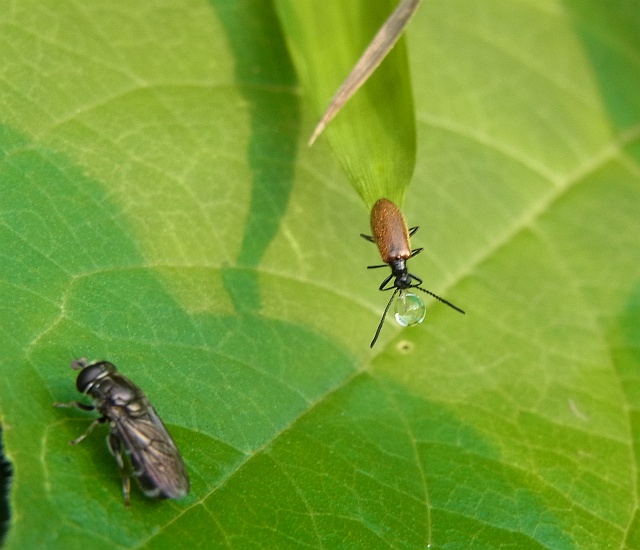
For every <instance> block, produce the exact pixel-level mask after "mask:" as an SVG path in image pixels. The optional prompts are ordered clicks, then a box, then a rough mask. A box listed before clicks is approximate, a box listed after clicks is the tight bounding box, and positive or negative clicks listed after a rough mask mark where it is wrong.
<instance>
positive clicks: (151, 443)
mask: <svg viewBox="0 0 640 550" xmlns="http://www.w3.org/2000/svg"><path fill="white" fill-rule="evenodd" d="M112 420H113V423H114V427H113V429H114V430H115V432H116V434H117V436H118V437H119V438H120V439H121V441H122V443H123V445H124V448H125V450H126V452H127V454H128V455H129V457H130V458H131V465H132V467H133V474H134V475H135V476H136V477H137V478H138V481H139V483H140V486H141V487H142V490H143V491H144V493H145V494H146V495H147V496H151V497H161V498H182V497H184V496H186V495H187V493H188V492H189V476H188V474H187V469H186V467H185V465H184V462H183V460H182V457H181V456H180V451H178V448H177V447H176V444H175V443H174V442H173V439H172V437H171V435H170V434H169V432H168V431H167V428H166V427H165V425H164V424H163V422H162V420H161V419H160V417H159V416H158V413H157V412H156V411H155V409H154V408H153V407H152V406H151V405H150V404H148V405H147V407H146V408H145V411H144V412H143V413H141V414H137V415H135V416H133V415H128V414H119V415H117V416H116V417H115V418H112Z"/></svg>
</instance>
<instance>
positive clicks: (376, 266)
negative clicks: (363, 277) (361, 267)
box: [367, 264, 388, 269]
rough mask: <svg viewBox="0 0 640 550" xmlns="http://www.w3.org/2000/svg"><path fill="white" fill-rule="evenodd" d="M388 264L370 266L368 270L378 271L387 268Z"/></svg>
mask: <svg viewBox="0 0 640 550" xmlns="http://www.w3.org/2000/svg"><path fill="white" fill-rule="evenodd" d="M387 265H388V264H382V265H368V266H367V269H378V268H379V267H387Z"/></svg>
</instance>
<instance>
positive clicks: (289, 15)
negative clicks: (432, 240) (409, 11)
mask: <svg viewBox="0 0 640 550" xmlns="http://www.w3.org/2000/svg"><path fill="white" fill-rule="evenodd" d="M396 4H397V3H396V2H390V1H388V0H375V1H360V0H358V1H353V2H342V1H340V0H329V1H320V0H313V1H308V2H296V1H295V0H292V1H291V0H277V2H276V5H277V7H278V13H279V14H280V17H281V21H282V24H283V28H284V31H285V35H286V37H287V42H288V45H289V50H290V52H291V55H292V58H293V60H294V64H295V66H296V69H297V71H298V74H299V76H300V80H301V82H302V85H303V87H304V90H305V92H306V93H307V94H308V95H309V97H310V98H311V99H312V101H313V104H314V105H315V108H316V113H318V115H319V114H320V113H322V112H323V111H324V110H325V107H326V106H327V104H328V103H329V102H330V100H331V98H332V97H333V96H334V94H335V93H336V90H337V89H338V88H339V87H340V86H341V84H342V83H343V81H344V80H345V78H346V77H347V76H348V75H349V73H350V72H351V71H352V69H353V66H354V65H355V64H356V62H357V61H358V59H359V58H360V56H361V55H362V54H363V52H364V51H365V50H366V48H367V46H369V44H370V43H371V41H372V40H373V38H374V36H375V35H376V33H377V32H378V31H379V29H380V27H381V26H382V24H383V23H384V22H385V20H386V19H387V17H389V14H391V13H392V11H393V9H394V8H395V7H396ZM326 133H327V136H328V139H329V142H330V143H331V146H332V148H333V150H334V152H335V154H336V155H337V157H338V159H339V160H340V163H341V164H342V166H343V168H344V169H345V171H346V173H347V175H348V177H349V180H350V182H351V184H352V185H353V187H354V189H355V190H356V191H357V192H358V194H359V195H360V196H361V197H362V198H363V200H364V201H365V204H366V205H367V207H368V208H369V209H370V208H371V206H373V203H374V202H375V201H376V200H377V199H379V198H381V197H387V198H389V199H391V200H392V201H394V202H396V203H397V204H402V201H403V199H404V193H405V191H406V189H407V187H408V185H409V182H410V180H411V176H412V174H413V168H414V165H415V148H416V145H415V139H416V137H415V113H414V109H413V99H412V92H411V83H410V78H409V68H408V63H407V53H406V47H405V44H404V40H403V39H402V38H401V39H400V40H399V42H398V43H397V44H396V45H395V47H394V48H393V49H392V50H391V52H390V53H389V54H388V55H387V57H386V58H385V59H384V61H382V63H381V64H380V66H379V67H378V68H377V69H376V70H375V72H374V73H373V74H372V76H371V77H369V79H368V80H367V82H366V83H365V84H364V85H363V86H362V88H361V89H360V90H358V91H357V93H356V94H355V95H354V96H353V97H352V98H351V99H350V100H349V101H348V102H347V104H346V105H345V106H344V107H343V108H342V109H341V111H340V113H339V114H338V115H337V116H336V118H335V119H334V120H333V121H332V122H331V124H330V125H329V126H328V128H327V131H326Z"/></svg>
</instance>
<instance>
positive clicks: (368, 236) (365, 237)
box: [360, 233, 376, 243]
mask: <svg viewBox="0 0 640 550" xmlns="http://www.w3.org/2000/svg"><path fill="white" fill-rule="evenodd" d="M360 236H361V237H362V238H363V239H364V240H366V241H369V242H370V243H375V242H376V240H375V239H374V238H373V237H372V236H371V235H365V234H364V233H360Z"/></svg>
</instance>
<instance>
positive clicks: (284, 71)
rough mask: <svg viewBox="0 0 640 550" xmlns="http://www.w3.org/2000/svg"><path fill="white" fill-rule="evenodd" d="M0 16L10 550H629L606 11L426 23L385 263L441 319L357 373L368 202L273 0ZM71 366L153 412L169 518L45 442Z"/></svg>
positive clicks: (441, 4)
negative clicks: (183, 492)
mask: <svg viewBox="0 0 640 550" xmlns="http://www.w3.org/2000/svg"><path fill="white" fill-rule="evenodd" d="M2 8H3V9H2V10H0V106H1V107H0V116H1V123H2V126H1V130H0V155H1V156H0V186H1V188H0V189H1V196H0V201H1V202H0V212H1V214H0V220H1V225H0V305H1V309H0V316H1V319H2V323H1V324H0V326H1V330H0V334H1V335H2V340H1V342H0V346H1V347H0V349H1V350H2V351H1V355H0V359H1V362H0V372H1V379H0V380H1V382H0V419H1V422H2V428H3V432H2V435H3V437H4V450H5V453H6V455H7V456H8V458H9V459H10V460H11V462H12V465H13V468H14V477H13V481H12V486H11V491H10V505H11V513H12V518H11V524H10V527H9V532H8V537H7V540H6V547H7V548H20V549H22V548H43V547H44V548H64V549H69V548H113V547H121V548H147V547H153V548H182V547H188V548H193V547H206V548H211V547H224V546H227V547H265V548H283V547H298V546H307V547H314V548H316V547H317V548H321V547H322V548H333V547H357V548H373V547H394V548H424V547H425V546H426V545H427V544H431V547H432V548H465V549H466V548H593V549H601V548H605V547H610V548H625V547H626V548H637V547H639V546H640V519H639V516H638V515H637V514H638V501H637V495H638V478H637V471H638V451H639V447H638V437H639V435H638V434H639V427H638V406H639V403H640V395H639V394H638V390H637V388H638V383H639V382H640V380H639V378H640V377H639V368H640V351H639V350H640V328H639V327H640V284H639V282H640V247H639V246H638V235H640V216H639V215H638V213H639V212H640V185H639V181H638V180H639V178H640V169H639V163H640V142H639V136H640V124H639V119H640V96H639V95H638V93H637V90H638V89H640V76H639V75H640V43H639V41H640V38H639V37H640V32H639V30H640V22H639V20H638V17H639V16H638V12H637V10H636V9H635V7H634V5H633V3H632V2H629V3H627V2H623V1H622V0H620V1H617V2H607V3H606V6H605V4H604V3H600V2H597V1H596V0H593V1H586V0H584V1H581V2H580V1H578V0H566V1H565V2H552V1H548V2H537V3H532V4H528V3H524V2H522V3H513V2H507V1H494V2H483V3H475V2H465V1H460V2H456V1H446V2H445V1H430V2H427V3H425V4H424V5H423V6H422V7H421V9H420V11H419V12H418V14H417V15H416V17H415V18H414V20H413V21H412V23H411V25H410V28H409V34H408V36H407V38H408V41H407V46H408V51H409V55H410V60H411V77H412V81H413V90H414V96H415V100H416V109H417V119H418V152H417V165H416V171H415V175H414V180H413V183H412V185H411V187H410V190H409V193H408V194H407V201H406V203H405V213H406V215H407V219H408V222H409V224H410V225H418V224H419V225H421V230H420V231H419V232H418V233H417V234H416V236H415V237H414V244H415V246H425V248H426V250H425V252H423V254H421V255H420V256H418V257H416V258H415V259H413V260H411V268H412V270H413V271H414V272H415V273H416V274H417V275H419V276H421V277H423V278H424V279H425V281H426V286H427V288H430V289H431V290H433V291H435V292H438V293H442V294H443V295H444V296H446V297H447V298H450V299H451V300H452V301H454V302H455V303H456V304H459V305H460V306H461V307H463V308H464V309H466V310H467V315H466V317H461V316H459V315H457V314H456V313H455V312H452V311H450V310H449V309H448V308H446V306H444V305H442V304H433V305H432V307H431V309H430V311H429V312H428V315H427V319H426V320H425V323H424V324H423V325H421V326H420V327H418V328H414V329H406V330H404V331H400V329H399V327H397V326H395V325H392V324H391V323H387V326H385V329H384V331H383V333H382V337H381V341H380V342H379V343H378V345H377V347H376V349H375V351H374V353H371V352H370V351H369V349H368V342H369V340H370V338H371V335H372V332H373V330H374V328H375V325H376V323H377V320H378V318H379V315H380V313H381V311H382V307H383V305H384V303H385V296H383V295H382V294H380V293H378V292H377V291H376V288H377V286H378V284H379V281H380V279H381V276H382V273H380V272H375V271H374V272H367V271H366V270H365V269H364V268H365V266H366V265H369V264H371V263H376V262H377V261H378V260H377V257H376V256H377V252H376V251H375V249H374V248H373V247H372V246H370V245H367V243H365V242H364V241H362V239H360V238H359V237H358V233H360V232H362V231H366V229H367V225H368V220H367V218H368V215H367V211H366V208H364V207H363V205H362V203H361V202H360V200H359V198H358V197H357V195H356V194H355V193H354V191H353V190H352V188H351V187H350V185H349V183H348V181H347V179H346V177H345V176H344V175H343V174H342V172H341V171H340V168H339V166H338V165H337V162H336V161H335V160H334V157H333V155H332V152H331V150H330V149H329V148H328V147H327V146H326V145H323V144H322V143H319V144H318V145H317V146H314V148H313V149H311V150H308V149H307V148H306V146H305V142H306V139H307V137H308V133H309V131H310V130H311V128H312V127H313V125H314V123H315V112H314V111H313V110H312V109H311V108H310V106H309V103H308V102H307V99H306V97H305V96H304V95H302V94H301V93H300V92H299V89H298V87H297V85H296V78H295V75H294V73H293V70H292V68H291V65H290V62H289V61H288V56H287V52H286V48H285V47H284V42H283V39H282V36H281V34H280V31H279V27H278V21H277V18H276V17H275V14H274V10H273V8H272V6H271V5H270V4H269V3H267V2H256V1H252V2H249V1H247V2H239V1H237V0H234V1H231V0H229V1H228V2H222V1H220V2H211V3H207V2H202V1H198V0H189V1H182V2H166V1H162V2H161V1H158V2H155V3H154V2H151V1H149V2H144V3H142V2H140V3H132V2H124V1H122V2H109V3H99V2H91V1H89V2H82V3H71V2H60V1H56V2H30V1H23V0H20V1H17V0H15V1H13V2H11V1H5V2H3V4H2ZM381 271H382V270H381ZM82 355H87V356H88V357H90V358H108V359H110V360H112V361H113V362H114V363H115V364H116V365H118V366H119V367H120V368H121V370H122V371H123V372H124V373H125V374H127V375H128V376H130V377H131V378H132V379H133V380H134V381H136V382H137V383H138V384H139V385H140V386H142V387H143V388H144V389H145V391H146V392H147V393H148V395H149V397H150V398H151V400H152V401H153V403H154V404H155V406H156V408H157V409H158V411H159V412H160V414H161V416H162V417H163V419H164V420H165V422H166V423H167V425H168V427H169V429H170V431H171V432H172V433H173V435H174V436H175V439H176V441H177V443H178V445H179V447H180V448H181V450H182V453H183V455H184V457H185V461H186V463H187V466H188V468H189V472H190V475H191V479H192V492H191V494H190V495H189V496H188V497H187V498H186V499H184V500H183V501H178V502H171V501H169V502H155V501H150V500H147V499H145V498H143V497H142V496H140V492H139V491H137V490H134V492H133V495H132V497H133V498H132V508H131V509H130V510H127V509H125V508H124V506H123V504H122V499H121V495H120V483H119V476H118V472H117V468H116V465H115V462H114V460H113V459H112V457H110V456H109V454H108V451H107V449H106V447H105V445H104V442H103V441H101V439H102V437H101V435H99V434H97V433H94V434H92V435H91V436H90V437H89V438H88V439H87V440H86V441H84V442H83V443H82V444H81V445H79V446H77V447H70V446H69V445H68V443H67V441H68V440H70V439H72V438H74V437H76V436H78V435H80V434H81V433H82V432H83V431H84V430H85V429H86V427H87V426H88V423H89V422H90V418H91V415H90V414H84V413H82V412H80V411H73V410H67V409H54V408H53V407H51V403H52V402H53V401H65V400H71V399H75V398H76V397H77V394H76V392H75V389H74V384H73V381H74V373H73V372H72V371H71V370H69V369H68V363H69V361H70V360H71V359H73V358H75V357H79V356H82Z"/></svg>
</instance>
